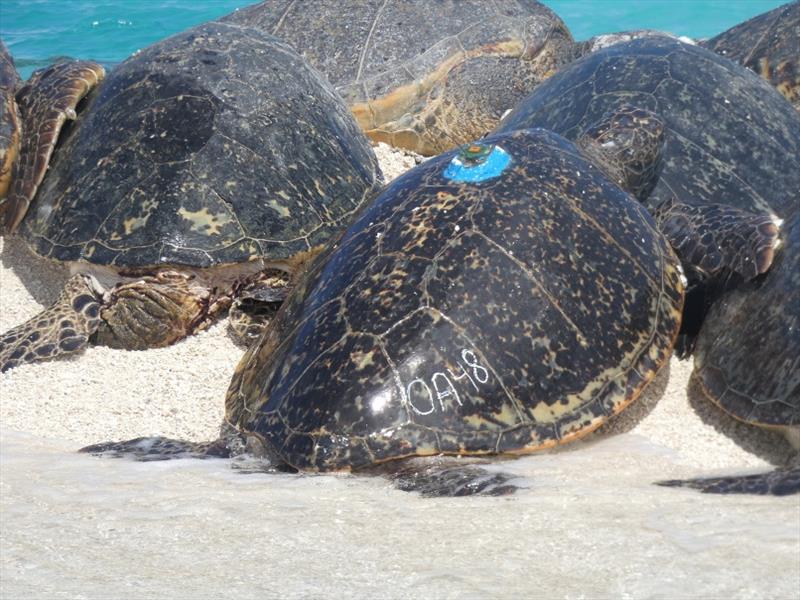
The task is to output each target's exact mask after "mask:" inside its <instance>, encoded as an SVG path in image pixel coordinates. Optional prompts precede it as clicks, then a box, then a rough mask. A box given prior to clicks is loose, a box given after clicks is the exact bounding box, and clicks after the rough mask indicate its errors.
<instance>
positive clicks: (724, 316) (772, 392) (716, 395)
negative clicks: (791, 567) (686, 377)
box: [661, 200, 800, 494]
mask: <svg viewBox="0 0 800 600" xmlns="http://www.w3.org/2000/svg"><path fill="white" fill-rule="evenodd" d="M795 202H796V200H795ZM782 230H783V233H782V241H783V244H782V247H781V248H780V249H779V251H778V253H777V256H776V257H775V262H774V264H773V265H772V268H771V269H770V271H769V272H768V273H767V274H766V275H765V276H764V277H762V278H759V279H757V280H755V281H751V282H748V283H746V284H744V285H742V286H739V287H738V288H737V289H735V290H732V291H730V292H728V293H727V294H725V295H723V296H722V297H721V298H720V299H719V300H717V301H716V302H715V303H714V304H713V306H712V307H711V309H710V310H709V313H708V315H707V316H706V318H705V322H704V323H703V327H702V329H701V330H700V336H699V337H698V340H697V347H696V349H695V353H694V372H693V374H692V377H693V379H694V380H695V381H697V382H698V383H699V384H700V385H699V386H700V389H701V390H702V391H703V393H704V394H705V395H706V396H707V397H708V398H709V399H711V400H712V401H713V402H714V403H715V404H716V405H718V406H719V407H720V408H722V409H723V410H724V411H725V412H727V413H728V414H730V415H732V416H733V417H735V418H737V419H739V420H741V421H744V422H745V423H749V424H752V425H758V426H760V427H767V428H772V429H775V430H779V431H782V432H783V433H785V434H786V437H787V438H788V439H789V441H790V442H791V443H792V444H793V446H794V447H795V448H796V449H798V450H800V205H797V204H796V209H795V211H794V215H793V216H792V217H790V218H789V219H788V220H787V222H786V223H785V224H784V226H783V228H782ZM794 460H795V462H794V463H793V464H792V465H789V466H787V467H786V468H783V469H778V470H776V471H773V472H772V473H766V474H758V475H749V476H730V477H712V478H702V479H695V480H689V481H666V482H661V483H662V485H670V486H678V485H683V486H689V487H694V488H698V489H701V490H703V491H706V492H718V493H730V492H748V493H757V494H791V493H797V492H798V491H800V454H798V456H797V457H796V458H795V459H794Z"/></svg>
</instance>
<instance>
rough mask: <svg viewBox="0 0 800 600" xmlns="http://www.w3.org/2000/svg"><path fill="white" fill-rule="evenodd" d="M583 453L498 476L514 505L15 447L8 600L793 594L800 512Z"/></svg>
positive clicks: (17, 439) (645, 445)
mask: <svg viewBox="0 0 800 600" xmlns="http://www.w3.org/2000/svg"><path fill="white" fill-rule="evenodd" d="M583 446H584V447H582V448H581V450H580V451H579V452H575V451H567V452H561V453H557V454H545V455H539V456H532V457H527V458H524V459H521V460H517V461H512V462H505V463H502V464H500V465H498V468H500V467H502V468H503V470H505V471H509V472H513V473H514V474H516V475H518V476H519V477H520V478H521V479H520V480H519V481H518V482H519V483H521V484H522V485H525V486H528V489H524V490H522V491H520V492H518V493H517V494H516V495H514V496H509V497H501V498H456V499H424V498H420V497H419V496H416V495H413V494H407V493H404V492H401V491H397V490H395V489H393V488H392V487H391V485H390V484H389V483H388V482H387V481H386V480H384V479H381V478H379V477H364V476H361V477H356V476H330V475H328V476H295V475H264V474H258V475H241V474H238V473H236V472H234V471H232V470H231V469H230V468H229V467H228V464H227V462H226V461H222V460H209V461H198V460H184V461H169V462H158V463H152V462H151V463H135V462H128V461H124V460H113V459H96V458H93V457H89V456H84V455H77V454H73V453H71V452H69V451H71V450H72V449H73V448H74V444H70V443H59V442H55V441H40V440H37V439H35V438H33V437H31V436H29V435H25V434H20V433H14V432H10V431H5V432H3V434H2V437H0V456H2V464H1V466H2V482H1V483H0V486H1V487H0V489H1V490H2V494H1V495H0V496H1V498H2V515H3V522H2V529H3V536H2V539H1V540H0V553H2V556H3V561H2V572H1V573H0V579H1V580H2V582H3V586H2V587H3V597H7V598H21V597H29V598H30V597H33V598H86V599H93V598H98V599H100V598H109V597H136V598H189V597H192V598H216V597H222V596H223V595H224V596H225V597H236V598H242V599H244V598H264V597H270V598H272V597H281V598H284V597H289V598H295V597H308V596H319V595H325V596H330V595H331V594H332V593H333V590H335V595H336V596H337V597H380V598H397V597H435V598H462V597H465V596H466V597H489V598H513V597H525V598H597V597H615V598H676V597H680V598H711V597H713V598H721V597H726V598H727V597H731V598H793V597H797V594H798V590H800V573H799V572H798V570H797V559H798V548H799V547H800V530H798V528H797V527H794V526H792V524H793V523H796V522H797V520H798V518H800V515H799V512H800V505H799V504H798V500H797V498H796V497H794V498H792V497H790V498H761V497H719V496H709V495H701V494H697V493H694V492H691V491H683V490H675V489H665V488H659V487H656V486H653V485H651V484H650V483H649V482H650V481H652V480H653V479H658V478H660V477H665V476H669V475H670V473H672V472H674V471H675V468H676V465H675V460H674V459H675V457H674V453H672V452H671V451H670V450H668V449H666V448H664V447H661V446H658V445H655V444H652V443H650V442H648V441H646V440H645V439H644V438H642V437H641V436H638V435H635V434H625V435H621V436H617V437H614V438H611V439H606V440H603V441H599V442H596V443H591V444H584V445H583ZM65 452H68V453H65Z"/></svg>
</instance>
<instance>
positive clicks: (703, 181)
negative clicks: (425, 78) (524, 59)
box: [499, 37, 800, 493]
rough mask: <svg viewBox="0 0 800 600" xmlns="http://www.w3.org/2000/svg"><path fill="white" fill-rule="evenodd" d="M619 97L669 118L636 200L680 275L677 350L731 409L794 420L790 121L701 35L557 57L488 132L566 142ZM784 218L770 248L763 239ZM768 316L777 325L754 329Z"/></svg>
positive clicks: (758, 83)
mask: <svg viewBox="0 0 800 600" xmlns="http://www.w3.org/2000/svg"><path fill="white" fill-rule="evenodd" d="M630 103H634V104H637V105H641V106H644V107H646V108H647V109H649V110H650V111H652V112H653V113H655V114H656V115H657V116H658V117H659V118H660V119H662V120H663V122H664V124H665V128H666V131H665V134H666V142H665V148H664V158H663V160H662V165H663V167H662V170H661V173H660V176H659V178H658V181H657V182H656V184H655V187H654V188H653V190H652V192H651V193H650V194H649V195H648V196H647V198H646V199H645V200H644V201H645V204H646V205H647V206H648V207H649V208H650V209H651V211H653V212H654V214H655V215H656V216H657V220H658V221H659V224H660V228H661V230H662V231H663V232H664V234H665V235H666V236H667V238H668V239H669V240H670V242H671V243H672V245H673V247H675V248H676V250H677V252H678V255H679V256H680V257H681V259H682V261H683V263H684V268H685V270H686V273H687V276H688V278H689V284H690V285H689V290H688V293H687V302H686V305H687V307H686V310H685V314H684V326H683V333H682V338H681V341H680V345H679V352H680V354H682V355H684V356H686V355H689V354H691V352H692V350H693V348H694V346H695V345H696V346H697V348H698V352H697V357H696V359H695V360H696V365H697V368H696V373H695V377H696V378H698V379H699V380H700V383H701V386H702V387H703V389H704V390H705V392H706V394H707V395H709V396H710V397H711V398H712V399H713V400H715V401H716V402H717V403H718V404H719V405H721V406H722V407H723V408H725V409H726V410H727V411H729V412H730V413H731V414H733V415H734V416H736V417H738V418H740V419H743V420H745V421H748V422H752V423H753V424H754V425H756V424H757V425H764V426H775V427H780V428H784V429H787V430H790V429H791V428H793V427H794V426H795V425H796V424H797V422H798V421H797V419H798V416H797V415H798V410H799V409H800V393H798V387H797V381H798V377H800V375H798V363H797V356H798V353H797V349H798V341H797V335H798V334H797V330H796V329H794V330H793V329H792V327H791V326H788V327H787V326H786V323H791V322H792V319H795V317H794V316H793V315H796V310H797V309H796V303H794V298H796V294H795V293H794V292H793V291H792V290H795V291H796V269H797V267H796V265H797V263H796V261H795V259H796V256H794V255H795V254H796V250H795V248H797V244H796V241H793V240H796V236H797V233H796V231H795V230H794V229H793V228H794V227H796V226H794V225H792V227H791V228H786V226H787V225H788V224H789V222H790V220H791V219H792V218H793V215H794V214H796V212H797V206H798V198H797V190H800V118H798V114H797V112H796V111H795V110H793V108H792V106H791V105H789V104H787V103H786V102H785V100H784V99H783V98H782V97H781V95H780V94H778V93H777V92H776V91H775V89H774V88H773V87H772V86H770V85H769V84H768V83H767V82H766V81H764V80H763V79H761V78H760V77H758V76H757V75H755V74H754V73H753V72H751V71H750V70H748V69H746V68H744V67H742V66H740V65H738V64H735V63H733V62H731V61H729V60H726V59H724V58H722V57H721V56H719V55H717V54H715V53H713V52H710V51H709V50H706V49H704V48H701V47H698V46H693V45H689V44H684V43H682V42H680V41H677V40H674V39H670V38H667V37H647V38H643V39H638V40H634V41H631V42H628V43H623V44H617V45H614V46H611V47H609V48H605V49H602V50H598V51H597V52H594V53H592V54H589V55H587V56H585V57H583V58H582V59H580V60H578V61H576V62H575V63H573V64H572V65H570V66H568V67H566V68H565V69H563V70H562V71H561V72H559V73H557V74H556V75H554V76H553V77H552V78H551V79H549V80H548V81H546V82H545V83H543V84H542V85H541V86H540V87H539V88H537V89H536V90H535V91H534V92H533V93H532V94H531V95H530V96H529V97H528V98H527V99H526V100H525V101H524V102H522V103H521V104H520V106H519V107H518V108H517V109H516V110H515V111H514V112H513V113H511V114H510V115H508V117H507V118H506V119H505V120H504V121H503V123H502V124H501V126H500V128H499V130H500V131H507V130H513V129H518V128H521V127H547V128H551V129H553V130H554V131H556V132H558V133H561V134H563V135H564V136H565V137H567V138H569V139H577V138H580V137H581V136H582V135H584V134H585V132H586V131H587V129H590V128H591V127H592V123H593V122H594V121H595V120H596V119H598V118H599V116H600V115H603V114H604V113H606V112H607V111H613V110H615V109H616V108H617V107H620V106H624V105H626V104H630ZM700 215H704V216H705V218H703V217H701V216H700ZM781 224H782V225H781ZM781 226H782V227H784V231H783V233H782V234H781V236H780V237H781V238H783V240H782V243H781V245H780V246H778V247H777V248H776V247H775V246H774V244H772V243H769V244H764V243H763V242H764V241H767V240H768V239H770V238H771V236H772V234H773V233H775V232H777V228H778V227H781ZM765 234H767V237H766V238H765V237H764V236H765ZM759 240H761V241H759ZM758 247H761V250H758V251H756V252H754V249H756V248H758ZM776 254H777V255H778V256H779V257H780V256H781V255H782V258H780V260H779V261H778V264H777V265H776V271H775V273H774V274H773V273H772V272H767V268H768V267H769V264H770V263H771V262H772V261H773V260H774V259H775V258H776ZM765 273H766V274H765ZM742 282H747V283H744V285H741V284H742ZM737 285H739V286H740V287H739V288H738V289H733V290H732V289H731V288H734V287H735V286H737ZM762 288H766V289H762ZM769 289H772V290H773V293H770V292H769V291H766V290H769ZM709 308H711V313H710V314H709V316H708V317H707V318H706V312H707V311H708V310H709ZM740 311H741V312H740ZM773 323H783V324H784V325H781V326H775V327H772V328H770V329H765V326H766V325H768V324H773ZM760 329H764V331H763V332H762V333H758V332H759V330H760ZM723 332H727V333H726V334H725V335H723ZM721 340H725V342H724V343H723V342H722V341H721ZM754 356H762V357H763V360H764V363H769V367H762V364H758V363H754V362H752V359H751V358H750V357H754ZM756 364H757V365H758V366H754V365H756ZM756 371H757V372H756ZM779 382H782V383H779ZM729 388H730V389H729ZM726 390H728V391H726ZM737 397H738V399H737ZM756 406H759V407H761V408H760V409H759V410H755V407H756ZM751 413H752V414H751ZM799 482H800V478H798V476H797V473H796V471H792V470H791V469H781V470H778V471H776V472H775V473H772V474H764V475H758V476H754V477H753V478H752V479H750V480H749V485H747V486H740V487H741V489H737V486H736V485H720V486H716V487H715V486H708V489H707V491H717V492H736V491H745V492H755V491H759V493H788V492H797V491H800V484H799ZM787 490H788V492H787Z"/></svg>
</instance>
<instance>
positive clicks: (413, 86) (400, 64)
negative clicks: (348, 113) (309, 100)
mask: <svg viewBox="0 0 800 600" xmlns="http://www.w3.org/2000/svg"><path fill="white" fill-rule="evenodd" d="M343 17H344V18H343ZM223 21H229V22H236V23H241V24H244V25H247V26H251V27H257V28H259V29H261V30H262V31H266V32H268V33H270V34H272V35H275V36H277V37H279V38H281V39H283V40H285V41H286V42H287V43H289V44H290V45H292V46H293V47H294V48H295V49H296V50H297V51H298V52H300V53H301V54H302V55H303V57H304V58H306V59H307V60H308V61H309V62H310V63H311V64H312V65H313V66H314V67H316V68H318V69H319V70H320V71H321V72H322V73H323V74H325V76H326V77H327V78H328V80H329V81H330V82H331V84H332V85H333V86H334V87H335V88H336V90H337V92H339V93H340V94H341V95H342V97H343V98H344V100H345V101H346V102H347V104H348V105H349V106H350V107H351V108H352V110H353V113H354V114H355V116H356V120H357V121H358V124H359V125H360V126H361V127H362V128H363V129H364V131H366V132H367V134H368V135H369V136H370V137H371V138H372V139H374V140H377V141H382V142H387V143H389V144H391V145H393V146H400V147H403V148H407V149H409V150H413V151H415V152H419V153H421V154H426V155H429V154H437V153H439V152H442V151H444V150H448V149H450V148H453V147H455V146H457V145H459V144H462V143H465V142H467V141H469V140H471V139H475V138H477V137H480V136H482V135H484V134H485V133H486V132H487V131H490V130H491V129H492V128H494V126H495V125H496V124H497V122H498V121H499V120H500V117H501V116H502V115H503V113H504V112H505V111H506V110H508V109H510V108H513V107H514V106H515V105H516V104H517V103H518V102H519V101H520V100H521V99H522V98H523V97H524V96H525V94H527V93H528V92H529V91H530V90H531V89H533V88H534V87H535V86H536V85H538V84H539V83H540V82H541V81H542V80H544V79H545V78H547V77H548V76H550V75H551V74H552V73H554V72H555V71H556V70H558V69H559V68H560V67H561V66H563V65H565V64H567V63H568V62H569V61H570V60H571V59H572V54H573V40H572V36H571V35H570V33H569V30H568V29H567V27H566V25H564V23H563V22H562V21H561V19H560V18H559V17H558V16H557V15H556V14H555V13H553V11H551V10H550V9H549V8H547V7H546V6H544V5H543V4H541V3H539V2H536V1H535V0H493V1H492V2H487V1H486V0H437V1H436V2H431V1H429V0H314V2H313V3H309V2H304V1H299V0H269V1H268V2H261V3H259V4H256V5H253V6H249V7H246V8H243V9H241V10H238V11H236V12H235V13H233V14H231V15H229V16H227V17H225V18H224V19H223Z"/></svg>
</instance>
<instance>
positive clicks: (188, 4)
mask: <svg viewBox="0 0 800 600" xmlns="http://www.w3.org/2000/svg"><path fill="white" fill-rule="evenodd" d="M305 1H310V0H305ZM253 3H254V1H253V0H200V1H198V0H136V1H134V0H69V1H68V2H65V1H64V0H2V2H0V37H1V38H2V39H3V41H4V42H5V43H6V44H7V45H8V46H9V48H10V50H11V53H12V55H13V56H14V57H15V59H16V62H17V67H18V68H19V70H20V73H21V74H22V76H23V77H25V78H27V77H28V76H30V74H31V73H32V72H33V71H34V70H35V69H37V68H41V67H43V66H46V65H48V64H50V62H52V61H53V59H54V58H56V57H59V56H70V57H74V58H91V59H94V60H97V61H100V62H101V63H103V64H105V65H107V66H111V65H114V64H116V63H118V62H120V61H122V60H124V59H125V58H127V57H128V56H130V55H131V54H132V53H133V52H135V51H136V50H138V49H141V48H143V47H145V46H147V45H148V44H151V43H153V42H156V41H158V40H160V39H163V38H165V37H167V36H169V35H172V34H173V33H177V32H179V31H182V30H184V29H186V28H188V27H191V26H193V25H196V24H198V23H202V22H204V21H208V20H211V19H215V18H217V17H220V16H222V15H224V14H227V13H229V12H232V11H233V10H235V9H236V8H240V7H242V6H247V5H249V4H253ZM783 3H784V0H544V4H547V5H548V6H549V7H550V8H552V9H553V10H554V11H555V12H556V13H557V14H558V15H559V16H560V17H561V18H562V19H563V20H564V21H565V22H566V24H567V26H568V27H569V28H570V30H571V31H572V34H573V36H574V37H575V39H579V40H580V39H586V38H589V37H591V36H593V35H597V34H600V33H610V32H614V31H622V30H626V29H644V28H651V29H662V30H665V31H670V32H672V33H674V34H676V35H686V36H689V37H692V38H702V37H711V36H713V35H716V34H717V33H719V32H721V31H724V30H725V29H728V28H729V27H731V26H733V25H735V24H736V23H739V22H741V21H744V20H746V19H749V18H750V17H752V16H755V15H757V14H759V13H762V12H765V11H767V10H771V9H773V8H775V7H776V6H780V5H781V4H783Z"/></svg>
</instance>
